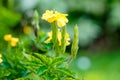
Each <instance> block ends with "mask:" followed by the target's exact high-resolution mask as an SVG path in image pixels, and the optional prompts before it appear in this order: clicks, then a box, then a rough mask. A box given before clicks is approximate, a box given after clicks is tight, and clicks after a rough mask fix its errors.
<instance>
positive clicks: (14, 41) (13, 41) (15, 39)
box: [10, 37, 19, 47]
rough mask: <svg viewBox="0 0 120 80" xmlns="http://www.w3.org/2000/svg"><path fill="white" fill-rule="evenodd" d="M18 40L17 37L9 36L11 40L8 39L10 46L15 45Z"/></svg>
mask: <svg viewBox="0 0 120 80" xmlns="http://www.w3.org/2000/svg"><path fill="white" fill-rule="evenodd" d="M18 41H19V39H18V38H14V37H13V38H11V40H10V45H11V46H12V47H15V46H16V45H17V42H18Z"/></svg>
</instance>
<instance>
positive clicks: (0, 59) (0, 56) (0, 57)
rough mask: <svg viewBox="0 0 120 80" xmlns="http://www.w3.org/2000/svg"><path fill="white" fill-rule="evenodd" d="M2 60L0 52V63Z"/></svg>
mask: <svg viewBox="0 0 120 80" xmlns="http://www.w3.org/2000/svg"><path fill="white" fill-rule="evenodd" d="M2 61H3V60H2V55H1V54H0V63H1V62H2Z"/></svg>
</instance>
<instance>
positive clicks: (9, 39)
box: [4, 34, 19, 47]
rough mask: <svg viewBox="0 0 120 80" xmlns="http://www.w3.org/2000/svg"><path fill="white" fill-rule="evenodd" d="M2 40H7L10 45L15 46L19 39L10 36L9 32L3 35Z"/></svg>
mask: <svg viewBox="0 0 120 80" xmlns="http://www.w3.org/2000/svg"><path fill="white" fill-rule="evenodd" d="M4 40H5V41H8V42H9V43H10V45H11V46H12V47H15V46H16V45H17V42H18V41H19V39H18V38H15V37H12V35H11V34H7V35H5V36H4Z"/></svg>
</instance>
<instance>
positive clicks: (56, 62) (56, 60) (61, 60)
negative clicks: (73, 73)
mask: <svg viewBox="0 0 120 80" xmlns="http://www.w3.org/2000/svg"><path fill="white" fill-rule="evenodd" d="M64 61H65V59H64V58H61V57H56V58H54V59H53V61H52V64H51V65H57V66H59V65H61V64H63V63H64Z"/></svg>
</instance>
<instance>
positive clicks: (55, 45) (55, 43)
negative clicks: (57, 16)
mask: <svg viewBox="0 0 120 80" xmlns="http://www.w3.org/2000/svg"><path fill="white" fill-rule="evenodd" d="M57 32H58V29H57V25H56V22H53V23H52V42H53V50H55V52H56V55H57V56H58V55H59V50H58V49H59V46H58V39H57Z"/></svg>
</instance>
